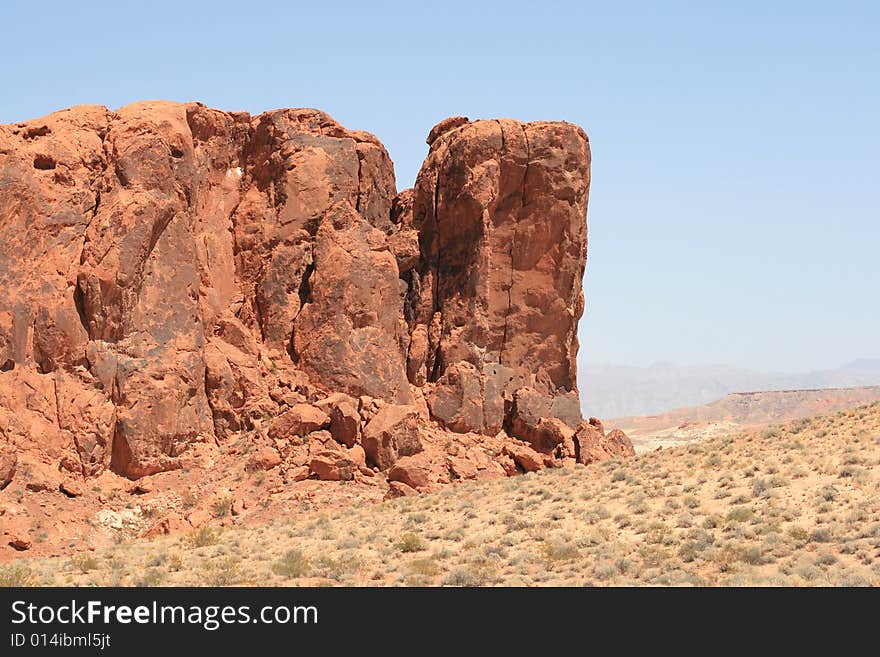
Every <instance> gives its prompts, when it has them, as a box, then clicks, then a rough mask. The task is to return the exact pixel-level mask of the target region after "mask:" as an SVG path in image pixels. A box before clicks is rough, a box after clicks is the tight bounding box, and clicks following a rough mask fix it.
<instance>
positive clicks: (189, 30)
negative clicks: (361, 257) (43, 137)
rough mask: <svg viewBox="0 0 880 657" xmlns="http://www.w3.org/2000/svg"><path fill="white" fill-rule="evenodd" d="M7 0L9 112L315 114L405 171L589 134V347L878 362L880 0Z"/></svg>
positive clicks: (3, 55)
mask: <svg viewBox="0 0 880 657" xmlns="http://www.w3.org/2000/svg"><path fill="white" fill-rule="evenodd" d="M126 4H129V3H123V2H87V1H80V2H64V3H60V2H59V3H51V2H42V3H39V4H38V5H34V4H33V3H26V2H5V3H3V9H2V17H0V20H2V26H3V30H2V40H0V122H4V123H5V122H11V121H18V120H23V119H27V118H33V117H37V116H40V115H43V114H46V113H48V112H50V111H53V110H56V109H60V108H62V107H66V106H69V105H75V104H80V103H99V104H105V105H109V106H111V107H118V106H121V105H124V104H126V103H129V102H132V101H135V100H140V99H148V98H167V99H173V100H180V101H186V100H200V101H202V102H204V103H207V104H209V105H212V106H216V107H220V108H224V109H245V110H250V111H252V112H259V111H262V110H266V109H270V108H275V107H284V106H294V107H297V106H310V107H319V108H322V109H324V110H326V111H328V112H330V113H331V114H332V115H333V116H335V117H336V118H337V119H338V120H340V121H341V122H342V123H344V124H345V125H347V126H349V127H351V128H358V129H365V130H369V131H371V132H374V133H375V134H377V135H378V136H379V137H380V138H381V139H382V140H383V142H384V143H385V145H386V146H387V147H388V150H389V151H390V153H391V156H392V158H393V159H394V161H395V163H396V169H397V177H398V184H399V186H400V187H401V188H402V187H406V186H408V185H410V184H411V183H412V181H413V179H414V178H415V175H416V173H417V171H418V167H419V165H420V164H421V161H422V159H423V157H424V155H425V152H426V146H425V144H424V138H425V136H426V134H427V132H428V130H429V129H430V128H431V126H433V125H434V124H435V123H436V122H437V121H438V120H440V119H442V118H444V117H446V116H448V115H453V114H464V115H467V116H469V117H471V118H492V117H499V116H505V117H512V118H517V119H522V120H533V119H565V120H568V121H573V122H576V123H579V124H581V125H582V126H584V128H585V129H586V130H587V132H588V133H589V135H590V138H591V142H592V146H593V188H592V195H591V199H590V210H589V225H590V255H589V263H588V267H587V277H586V293H587V312H586V316H585V319H584V320H583V321H582V323H581V340H582V342H581V344H582V349H584V350H586V360H587V361H590V362H614V363H620V364H629V365H645V364H649V363H651V362H653V361H657V360H663V361H674V362H679V363H727V364H731V365H738V366H745V367H753V368H759V369H764V370H792V371H794V370H802V369H811V368H821V367H829V366H835V365H837V364H840V363H843V362H845V361H847V360H850V359H854V358H858V357H875V358H876V357H880V340H878V338H880V264H878V261H880V216H878V215H880V36H878V35H880V3H877V2H833V3H832V2H807V1H804V2H791V1H790V2H754V1H740V2H736V3H733V2H728V3H721V2H708V3H707V2H601V3H598V2H567V3H556V2H550V1H540V2H514V1H507V2H500V3H499V2H491V3H490V2H486V3H479V6H478V7H477V6H473V5H475V4H476V3H474V2H455V1H449V0H446V1H444V2H437V3H428V2H416V1H415V0H410V2H406V3H382V2H357V3H346V2H335V3H331V2H326V3H315V2H312V3H308V4H304V5H303V6H301V7H293V6H288V5H292V4H293V3H281V2H266V3H245V2H235V3H225V2H210V3H208V2H205V3H198V4H197V3H184V2H173V3H167V2H153V3H145V2H139V3H136V4H135V3H131V4H130V6H128V7H126V6H125V5H126Z"/></svg>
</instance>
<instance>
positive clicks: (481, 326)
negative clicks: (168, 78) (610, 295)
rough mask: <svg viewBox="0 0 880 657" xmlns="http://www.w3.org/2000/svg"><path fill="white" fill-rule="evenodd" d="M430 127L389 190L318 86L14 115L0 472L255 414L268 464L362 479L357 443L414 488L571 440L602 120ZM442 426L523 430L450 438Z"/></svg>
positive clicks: (1, 158)
mask: <svg viewBox="0 0 880 657" xmlns="http://www.w3.org/2000/svg"><path fill="white" fill-rule="evenodd" d="M428 143H429V144H430V153H429V155H428V158H427V160H426V162H425V165H424V167H423V169H422V171H421V173H420V174H419V177H418V180H417V183H416V186H415V188H414V189H413V190H406V191H404V192H401V193H400V194H397V193H396V185H395V180H394V170H393V165H392V163H391V160H390V158H389V157H388V154H387V152H386V151H385V149H384V147H383V146H382V145H381V143H380V142H379V141H378V140H377V139H376V138H375V137H374V136H372V135H370V134H368V133H365V132H360V131H352V130H347V129H346V128H344V127H342V126H341V125H339V124H338V123H336V122H335V121H334V120H333V119H332V118H330V117H329V116H328V115H326V114H324V113H323V112H320V111H317V110H310V109H298V110H291V109H285V110H278V111H273V112H268V113H265V114H262V115H260V116H256V117H251V116H250V115H248V114H246V113H241V112H239V113H227V112H221V111H218V110H213V109H209V108H206V107H204V106H203V105H201V104H197V103H190V104H177V103H169V102H144V103H136V104H134V105H130V106H128V107H124V108H122V109H120V110H117V111H115V112H113V111H110V110H108V109H106V108H104V107H96V106H83V107H76V108H72V109H68V110H64V111H61V112H58V113H55V114H52V115H49V116H47V117H44V118H42V119H38V120H35V121H30V122H27V123H20V124H13V125H5V126H0V289H2V290H3V293H2V295H0V487H2V486H3V485H5V483H8V480H9V479H10V478H11V477H12V476H13V475H14V473H15V464H16V459H18V460H19V462H20V461H21V459H22V458H26V460H27V461H28V463H30V462H34V463H40V464H43V465H47V464H48V465H51V467H50V468H49V469H48V470H45V473H44V478H48V479H47V481H49V483H48V484H46V485H51V486H54V487H55V488H56V489H57V488H58V487H59V486H61V485H63V483H64V482H65V481H69V477H70V476H71V475H77V476H81V477H90V476H97V475H100V474H101V472H103V471H104V470H105V469H108V468H109V469H110V470H112V471H114V472H116V473H118V474H122V475H125V476H128V477H131V478H137V477H142V476H145V475H150V474H153V473H157V472H161V471H166V470H171V469H176V468H181V467H183V466H184V465H187V464H193V463H200V462H202V461H200V460H199V458H203V457H205V453H206V452H205V450H208V452H210V450H211V449H216V445H218V444H222V443H223V442H224V441H227V440H230V439H231V438H233V437H234V436H240V435H241V434H242V433H243V432H251V433H254V434H255V435H256V437H255V438H254V445H255V448H254V450H253V452H252V453H251V454H250V456H249V457H248V464H249V465H248V467H251V468H253V469H272V468H276V467H279V466H281V467H282V468H288V467H289V468H290V469H291V470H290V471H291V472H293V468H296V469H297V470H296V472H297V474H296V475H291V476H292V477H293V478H294V479H296V478H297V477H300V476H301V475H302V473H305V474H304V475H302V476H312V475H314V476H318V477H319V478H322V479H335V480H349V479H351V478H353V477H355V475H356V474H358V473H361V471H363V472H362V473H361V474H363V476H371V473H372V471H370V470H369V468H367V467H366V465H367V464H366V463H365V464H362V465H361V464H359V463H358V458H356V455H357V454H361V453H365V458H366V459H367V461H368V462H369V465H372V466H374V467H379V468H381V469H383V470H384V469H388V468H391V467H392V466H394V465H395V463H397V462H398V461H399V460H401V459H404V458H405V459H407V460H405V461H404V462H403V463H402V464H401V465H400V466H399V467H398V468H397V470H395V471H394V472H395V473H396V474H395V477H394V479H396V480H397V482H398V483H401V484H404V485H407V486H410V487H411V488H414V489H429V488H431V487H432V486H434V485H436V484H437V483H443V482H446V481H449V480H452V479H455V478H462V477H471V476H474V477H476V476H478V473H490V474H491V476H494V475H496V474H498V475H499V476H500V475H503V474H504V473H505V472H509V471H511V469H513V468H515V466H514V463H518V464H519V465H520V467H522V468H525V467H528V469H533V468H534V467H537V465H538V464H543V463H545V462H555V461H554V459H562V458H572V459H573V458H575V454H574V453H573V452H574V448H575V444H576V433H575V428H576V427H577V426H578V423H579V422H580V419H581V418H580V414H579V411H578V410H577V408H578V404H577V387H576V376H575V356H576V351H577V347H578V345H577V337H576V335H577V323H578V319H579V317H580V315H581V313H582V311H583V295H582V292H581V282H582V276H583V272H584V265H585V261H586V247H587V239H586V222H585V213H586V206H587V195H588V189H589V166H590V153H589V144H588V141H587V138H586V136H585V135H584V133H583V131H582V130H581V129H580V128H578V127H576V126H574V125H570V124H567V123H530V124H521V123H517V122H515V121H509V120H499V121H477V122H469V121H468V120H467V119H464V118H461V117H454V118H452V119H447V120H446V121H444V122H442V123H440V124H438V126H436V127H435V128H434V129H433V130H432V131H431V134H430V136H429V138H428ZM450 431H451V432H455V433H460V434H467V433H473V434H482V435H484V436H486V437H487V439H488V437H494V436H496V435H498V436H501V435H503V436H507V434H510V435H511V436H513V437H516V438H519V439H521V440H522V441H525V442H524V443H517V444H516V445H513V447H512V448H511V450H509V451H508V452H505V454H503V455H501V456H498V458H499V459H501V460H498V461H493V460H491V459H490V458H489V457H488V456H486V455H485V454H483V455H480V454H482V453H478V452H469V453H468V454H469V455H468V456H466V457H464V456H454V455H453V456H450V458H449V459H447V458H445V457H442V448H440V447H438V446H437V445H440V444H442V443H443V442H444V441H443V438H442V436H443V435H445V434H444V432H450ZM505 431H506V432H507V433H505ZM581 433H583V431H582V432H581ZM310 437H311V439H310ZM316 437H319V438H320V440H318V439H317V438H316ZM603 437H604V433H603ZM586 438H587V437H586V436H585V437H584V442H585V444H586V442H587V440H586ZM609 440H610V443H613V446H612V447H609V448H608V449H606V450H605V452H608V454H611V453H613V454H622V453H623V452H625V451H626V450H625V449H624V447H625V444H624V443H625V442H626V441H625V437H624V439H623V440H621V439H620V437H619V436H614V437H613V439H612V437H611V435H610V434H609ZM328 441H329V442H328ZM606 442H607V441H606ZM526 443H528V444H529V445H531V447H527V446H526ZM591 444H592V443H591ZM316 446H318V447H316ZM432 446H433V447H432ZM337 448H338V449H337ZM346 449H347V450H348V451H345V450H346ZM597 449H598V448H597ZM340 450H342V451H340ZM432 450H433V451H432ZM525 450H530V451H529V452H526V451H525ZM535 450H537V451H535ZM591 450H592V451H591V452H590V453H591V454H594V453H595V454H598V453H599V452H597V451H596V450H593V449H592V448H591ZM599 451H602V450H599ZM423 452H424V453H423ZM532 452H534V453H540V454H542V455H541V456H539V457H531V456H530V454H531V453H532ZM605 452H602V453H603V454H604V453H605ZM581 453H584V450H583V449H581ZM197 454H198V455H201V456H199V457H198V458H196V456H195V455H197ZM340 454H341V456H340ZM495 454H496V455H498V454H501V452H500V451H499V450H496V451H495ZM352 455H355V456H352ZM508 455H509V456H508ZM502 456H503V458H502ZM206 458H207V457H206ZM209 460H210V459H209ZM524 463H525V464H526V465H523V464H524ZM27 470H28V471H32V468H30V467H28V468H27ZM50 471H51V472H54V473H55V474H51V475H50V474H46V473H49V472H50ZM499 473H500V474H499ZM490 474H486V475H485V476H490ZM41 476H43V475H41ZM358 476H360V475H358ZM53 477H54V478H57V479H58V482H55V481H54V479H53ZM4 482H5V483H4ZM67 488H68V489H71V490H72V489H73V486H72V485H68V486H67Z"/></svg>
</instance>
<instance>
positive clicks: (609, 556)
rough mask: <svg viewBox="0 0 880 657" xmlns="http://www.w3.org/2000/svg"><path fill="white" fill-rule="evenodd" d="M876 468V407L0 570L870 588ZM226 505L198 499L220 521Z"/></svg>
mask: <svg viewBox="0 0 880 657" xmlns="http://www.w3.org/2000/svg"><path fill="white" fill-rule="evenodd" d="M859 415H861V416H862V417H859ZM878 472H880V404H874V405H872V406H869V407H865V408H863V409H860V410H859V411H858V412H853V413H848V412H846V413H840V414H834V415H831V416H825V417H817V418H812V419H810V420H807V421H803V420H799V421H797V422H795V423H793V424H789V425H778V426H774V427H773V428H772V429H770V430H756V431H754V432H751V433H741V434H737V435H734V436H720V437H715V438H710V439H707V440H705V441H703V442H699V443H692V444H689V445H683V446H681V447H676V448H671V449H664V450H662V451H659V452H651V453H649V454H645V455H643V456H639V457H636V458H634V459H631V460H629V461H610V462H606V463H599V464H595V465H592V466H588V467H577V468H572V469H559V470H549V471H542V472H539V473H535V474H530V475H527V476H519V477H513V478H509V479H501V480H497V481H492V482H484V483H476V482H460V483H458V484H457V485H456V486H454V487H452V488H449V489H445V490H442V491H439V492H438V493H435V494H431V495H422V496H418V497H412V498H401V499H395V500H388V501H386V502H383V503H381V504H377V505H373V506H362V507H355V506H352V507H347V508H341V509H337V510H332V511H328V510H324V511H323V512H316V511H303V512H302V513H296V514H294V513H292V514H291V515H290V517H289V518H286V519H283V520H275V521H272V522H269V523H266V524H264V525H259V526H245V527H241V526H237V525H234V524H233V525H232V526H228V527H225V528H224V529H223V531H222V533H220V531H219V530H218V529H211V528H202V529H197V530H193V531H191V532H190V533H188V534H178V535H172V536H164V537H159V538H156V539H154V540H152V541H144V540H136V541H132V542H129V543H122V544H120V545H117V546H114V547H112V548H106V549H100V550H97V551H94V552H87V553H82V554H78V555H75V556H73V557H66V558H62V557H57V558H43V559H41V558H19V559H18V560H16V561H15V562H13V563H11V564H6V565H3V566H0V585H3V586H24V585H35V584H39V585H43V584H52V583H55V584H81V585H101V586H105V585H142V586H156V585H208V586H215V585H233V584H245V585H247V584H261V585H262V584H266V585H278V586H285V585H313V584H320V585H328V584H329V585H346V586H348V585H377V584H378V585H383V584H384V585H395V586H399V585H410V586H436V585H443V586H488V585H502V586H504V585H527V586H532V585H539V586H545V585H546V586H571V585H578V586H579V585H583V584H589V585H600V586H609V585H611V586H613V585H674V586H711V585H740V586H755V585H794V586H829V585H842V586H863V585H874V586H876V585H880V553H878V548H880V497H878V495H877V490H878V487H880V478H878ZM227 502H228V500H227V498H220V499H218V500H217V501H216V502H215V503H214V504H213V506H211V507H210V508H211V509H212V510H213V515H214V516H217V517H218V518H220V519H224V518H225V519H226V522H228V520H229V519H228V515H229V513H230V509H229V506H228V504H227ZM184 503H186V501H184ZM184 564H186V566H185V567H184Z"/></svg>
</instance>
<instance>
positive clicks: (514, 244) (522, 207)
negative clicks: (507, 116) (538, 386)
mask: <svg viewBox="0 0 880 657" xmlns="http://www.w3.org/2000/svg"><path fill="white" fill-rule="evenodd" d="M498 125H499V127H500V128H501V143H502V158H503V155H504V143H505V142H504V126H503V125H502V124H501V122H500V121H499V122H498ZM520 129H521V130H522V133H523V139H524V140H525V142H526V166H525V170H524V171H523V178H522V184H521V186H520V189H521V192H520V204H519V211H518V212H517V213H515V214H514V215H513V222H514V224H513V232H512V234H511V239H510V254H509V255H510V278H509V281H508V285H507V311H506V312H505V314H504V330H503V333H502V336H501V348H500V349H499V350H498V362H499V363H500V364H502V365H503V364H504V349H505V348H506V347H507V339H508V337H509V336H508V324H509V319H510V313H511V310H512V308H513V279H514V271H515V269H516V268H515V267H514V260H515V258H516V248H517V228H518V226H519V220H520V219H521V215H523V214H524V212H525V207H526V184H527V182H528V177H529V164H530V163H531V159H532V154H531V147H530V146H529V136H528V134H527V133H526V127H525V126H524V125H523V126H520Z"/></svg>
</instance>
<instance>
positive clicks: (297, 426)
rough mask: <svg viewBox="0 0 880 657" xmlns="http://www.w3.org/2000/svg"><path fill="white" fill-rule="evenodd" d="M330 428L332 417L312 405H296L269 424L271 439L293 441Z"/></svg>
mask: <svg viewBox="0 0 880 657" xmlns="http://www.w3.org/2000/svg"><path fill="white" fill-rule="evenodd" d="M329 426H330V416H329V415H327V414H326V413H325V412H324V411H322V410H321V409H320V408H318V407H317V406H312V405H311V404H294V406H293V407H292V408H290V409H289V410H287V411H285V412H284V413H282V414H281V415H279V416H278V417H276V418H275V419H273V420H272V421H271V422H270V423H269V430H268V433H269V437H270V438H273V439H276V440H291V439H293V438H302V437H303V436H305V435H307V434H310V433H312V432H313V431H317V430H319V429H324V428H325V427H329Z"/></svg>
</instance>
